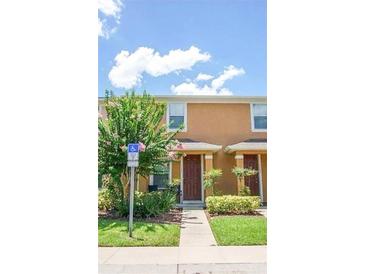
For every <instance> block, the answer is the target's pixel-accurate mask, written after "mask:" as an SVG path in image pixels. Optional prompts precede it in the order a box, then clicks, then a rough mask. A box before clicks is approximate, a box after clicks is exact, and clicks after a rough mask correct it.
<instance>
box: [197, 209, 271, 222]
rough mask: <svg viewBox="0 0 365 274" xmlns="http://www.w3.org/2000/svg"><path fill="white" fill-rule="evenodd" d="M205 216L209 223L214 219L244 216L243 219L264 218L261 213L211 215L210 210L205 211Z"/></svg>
mask: <svg viewBox="0 0 365 274" xmlns="http://www.w3.org/2000/svg"><path fill="white" fill-rule="evenodd" d="M204 212H205V215H206V216H207V218H208V221H210V219H212V218H214V217H233V216H242V217H247V216H263V217H264V215H263V214H261V213H260V212H257V211H255V212H251V213H246V214H236V213H230V214H210V213H209V212H208V210H204Z"/></svg>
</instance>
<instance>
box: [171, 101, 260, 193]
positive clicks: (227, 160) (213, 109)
mask: <svg viewBox="0 0 365 274" xmlns="http://www.w3.org/2000/svg"><path fill="white" fill-rule="evenodd" d="M187 109H188V113H187V116H188V123H187V132H181V133H178V134H177V137H178V138H190V139H193V140H198V141H203V142H207V143H211V144H218V145H222V146H223V149H224V148H225V147H226V146H227V145H231V144H235V143H239V142H242V141H244V140H246V139H249V138H266V136H267V135H266V132H252V131H251V114H250V104H242V103H226V104H219V103H188V106H187ZM223 149H222V150H220V151H218V152H216V153H214V154H213V167H214V168H221V169H222V170H223V176H222V177H221V178H220V179H219V180H218V182H217V189H218V190H221V191H222V192H223V193H225V194H236V193H237V180H236V177H235V176H234V175H233V174H232V172H231V170H232V168H233V167H234V166H235V163H236V161H235V158H234V154H227V153H225V152H224V151H223Z"/></svg>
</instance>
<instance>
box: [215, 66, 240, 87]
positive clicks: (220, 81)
mask: <svg viewBox="0 0 365 274" xmlns="http://www.w3.org/2000/svg"><path fill="white" fill-rule="evenodd" d="M244 73H245V71H244V70H243V69H242V68H240V69H238V68H236V67H234V66H232V65H231V66H229V67H228V68H226V69H225V70H224V71H223V73H222V74H221V75H219V76H218V77H217V78H216V79H214V80H213V81H212V88H214V89H220V88H221V87H222V86H223V85H224V82H225V81H227V80H230V79H232V78H233V77H236V76H238V75H242V74H244Z"/></svg>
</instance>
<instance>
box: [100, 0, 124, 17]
mask: <svg viewBox="0 0 365 274" xmlns="http://www.w3.org/2000/svg"><path fill="white" fill-rule="evenodd" d="M122 7H123V4H122V2H121V1H120V0H98V9H99V11H100V12H102V13H103V14H104V15H106V16H113V17H114V18H116V19H119V17H120V12H121V11H122Z"/></svg>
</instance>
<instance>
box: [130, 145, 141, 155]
mask: <svg viewBox="0 0 365 274" xmlns="http://www.w3.org/2000/svg"><path fill="white" fill-rule="evenodd" d="M130 152H132V153H133V152H134V153H138V152H139V144H128V153H130Z"/></svg>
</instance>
